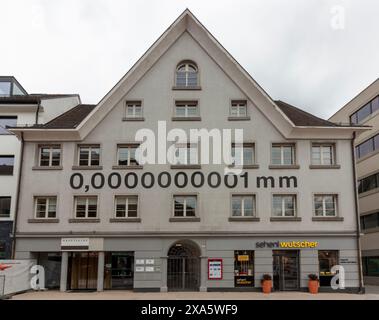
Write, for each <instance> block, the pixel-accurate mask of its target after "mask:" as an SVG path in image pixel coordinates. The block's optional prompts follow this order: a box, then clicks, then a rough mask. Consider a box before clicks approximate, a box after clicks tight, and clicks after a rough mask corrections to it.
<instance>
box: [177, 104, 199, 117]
mask: <svg viewBox="0 0 379 320" xmlns="http://www.w3.org/2000/svg"><path fill="white" fill-rule="evenodd" d="M177 107H184V115H178V114H177V110H176V109H177ZM189 107H196V114H195V115H189V114H188V108H189ZM199 116H200V111H199V103H198V101H175V110H174V117H176V118H192V117H199Z"/></svg>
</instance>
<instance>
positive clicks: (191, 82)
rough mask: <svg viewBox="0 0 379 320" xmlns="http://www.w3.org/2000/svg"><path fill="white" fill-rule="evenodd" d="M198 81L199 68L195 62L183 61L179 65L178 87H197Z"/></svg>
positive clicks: (176, 81) (177, 70) (177, 71)
mask: <svg viewBox="0 0 379 320" xmlns="http://www.w3.org/2000/svg"><path fill="white" fill-rule="evenodd" d="M198 80H199V79H198V68H197V65H196V64H195V63H194V62H191V61H183V62H180V63H179V64H178V66H177V68H176V77H175V85H176V87H184V88H186V87H187V88H190V87H197V86H198V85H199V83H198Z"/></svg>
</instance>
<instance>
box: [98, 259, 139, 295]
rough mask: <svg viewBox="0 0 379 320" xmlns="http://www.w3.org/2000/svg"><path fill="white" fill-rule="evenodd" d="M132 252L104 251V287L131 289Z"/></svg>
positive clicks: (132, 275)
mask: <svg viewBox="0 0 379 320" xmlns="http://www.w3.org/2000/svg"><path fill="white" fill-rule="evenodd" d="M133 278H134V252H128V251H126V252H106V253H105V265H104V289H123V290H128V289H129V290H130V289H133Z"/></svg>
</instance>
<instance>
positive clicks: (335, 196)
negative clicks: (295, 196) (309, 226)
mask: <svg viewBox="0 0 379 320" xmlns="http://www.w3.org/2000/svg"><path fill="white" fill-rule="evenodd" d="M316 197H322V215H321V216H318V215H316ZM326 197H333V203H334V215H332V216H328V215H326V204H325V203H326V201H325V198H326ZM313 216H314V217H316V218H318V217H320V218H321V217H322V218H335V217H338V194H335V193H315V194H314V195H313Z"/></svg>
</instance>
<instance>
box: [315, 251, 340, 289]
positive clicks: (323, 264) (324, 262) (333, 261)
mask: <svg viewBox="0 0 379 320" xmlns="http://www.w3.org/2000/svg"><path fill="white" fill-rule="evenodd" d="M318 263H319V272H320V286H328V287H330V281H331V279H332V277H333V276H334V275H335V273H332V271H331V270H332V267H333V266H336V265H338V251H337V250H319V252H318Z"/></svg>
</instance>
